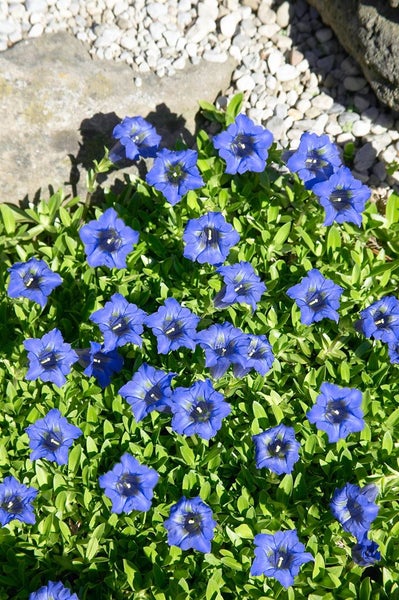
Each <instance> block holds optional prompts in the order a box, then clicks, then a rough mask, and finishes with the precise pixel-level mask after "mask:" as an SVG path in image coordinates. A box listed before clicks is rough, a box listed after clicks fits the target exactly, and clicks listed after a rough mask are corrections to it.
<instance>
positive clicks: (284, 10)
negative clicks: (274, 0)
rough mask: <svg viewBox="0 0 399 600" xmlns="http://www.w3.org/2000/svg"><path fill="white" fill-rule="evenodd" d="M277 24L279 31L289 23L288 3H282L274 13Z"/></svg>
mask: <svg viewBox="0 0 399 600" xmlns="http://www.w3.org/2000/svg"><path fill="white" fill-rule="evenodd" d="M276 21H277V24H278V25H279V26H280V27H281V29H285V28H286V27H287V26H288V23H289V22H290V3H289V2H283V3H282V4H281V5H280V6H279V7H278V9H277V13H276Z"/></svg>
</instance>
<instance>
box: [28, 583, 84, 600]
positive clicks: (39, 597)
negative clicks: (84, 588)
mask: <svg viewBox="0 0 399 600" xmlns="http://www.w3.org/2000/svg"><path fill="white" fill-rule="evenodd" d="M29 600H79V598H78V597H77V595H76V594H73V593H72V592H71V590H69V589H68V588H66V587H64V586H63V584H62V583H61V582H59V581H49V582H48V584H47V585H44V586H43V587H41V588H40V589H39V590H37V591H36V592H32V594H30V596H29Z"/></svg>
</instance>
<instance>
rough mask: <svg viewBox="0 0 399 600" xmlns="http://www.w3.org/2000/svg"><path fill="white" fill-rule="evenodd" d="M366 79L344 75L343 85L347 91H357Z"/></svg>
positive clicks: (365, 82)
mask: <svg viewBox="0 0 399 600" xmlns="http://www.w3.org/2000/svg"><path fill="white" fill-rule="evenodd" d="M366 84H367V81H366V80H365V79H364V78H363V77H351V76H349V77H345V79H344V86H345V89H346V90H348V91H349V92H358V91H359V90H361V89H363V88H364V86H365V85H366Z"/></svg>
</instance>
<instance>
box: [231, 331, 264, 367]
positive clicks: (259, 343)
mask: <svg viewBox="0 0 399 600" xmlns="http://www.w3.org/2000/svg"><path fill="white" fill-rule="evenodd" d="M245 337H246V346H245V352H244V350H242V354H241V356H242V359H243V360H242V364H240V363H235V364H234V365H233V373H234V376H235V377H244V376H245V375H246V374H247V373H249V372H250V371H251V370H252V369H254V370H255V371H256V372H257V373H259V375H266V373H268V372H269V371H270V369H271V368H272V364H273V361H274V355H273V351H272V347H271V345H270V344H269V341H268V339H267V337H266V336H265V335H252V334H247V335H246V336H245ZM243 365H245V366H243Z"/></svg>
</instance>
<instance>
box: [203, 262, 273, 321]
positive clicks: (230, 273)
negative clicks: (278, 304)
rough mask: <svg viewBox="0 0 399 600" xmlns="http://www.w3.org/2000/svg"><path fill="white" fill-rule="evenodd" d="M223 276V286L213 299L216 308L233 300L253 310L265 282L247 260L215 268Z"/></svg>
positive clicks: (232, 302) (229, 303)
mask: <svg viewBox="0 0 399 600" xmlns="http://www.w3.org/2000/svg"><path fill="white" fill-rule="evenodd" d="M216 270H217V272H218V273H220V274H221V275H222V277H223V281H224V286H223V287H222V289H221V291H220V292H219V293H218V294H217V295H216V297H215V298H214V300H213V303H214V305H215V306H216V307H217V308H225V307H226V306H230V305H231V304H234V303H235V302H239V303H245V304H249V305H250V306H251V308H252V310H253V311H255V310H256V306H257V302H259V300H260V299H261V296H262V294H263V292H264V291H265V290H266V286H265V284H264V283H263V282H262V281H261V280H260V277H258V275H257V274H256V273H255V271H254V268H253V266H252V265H251V264H250V263H248V262H239V263H236V264H235V265H228V266H225V267H219V268H218V269H216Z"/></svg>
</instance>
